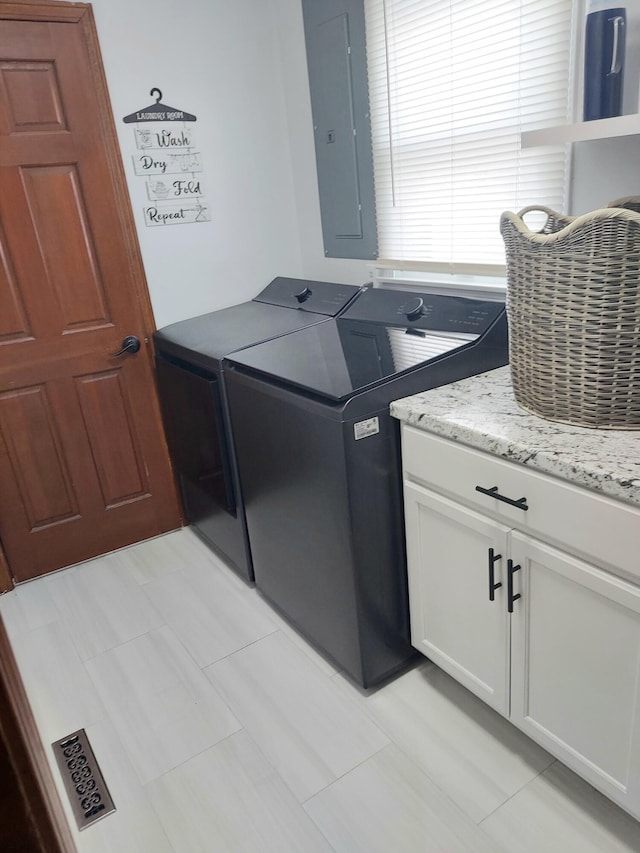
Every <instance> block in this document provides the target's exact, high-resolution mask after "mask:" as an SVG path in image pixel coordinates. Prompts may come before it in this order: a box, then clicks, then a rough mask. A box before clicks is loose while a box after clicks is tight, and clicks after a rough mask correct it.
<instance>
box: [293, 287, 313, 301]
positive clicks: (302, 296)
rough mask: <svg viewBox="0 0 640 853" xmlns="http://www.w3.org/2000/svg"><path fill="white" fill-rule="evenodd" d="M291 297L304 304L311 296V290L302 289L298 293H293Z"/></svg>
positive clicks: (307, 288)
mask: <svg viewBox="0 0 640 853" xmlns="http://www.w3.org/2000/svg"><path fill="white" fill-rule="evenodd" d="M293 295H294V296H295V298H296V299H297V300H298V302H300V303H302V302H306V301H307V299H308V298H309V297H310V296H311V288H309V287H304V288H303V289H302V290H301V291H300V292H299V293H294V294H293Z"/></svg>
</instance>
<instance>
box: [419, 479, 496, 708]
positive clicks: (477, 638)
mask: <svg viewBox="0 0 640 853" xmlns="http://www.w3.org/2000/svg"><path fill="white" fill-rule="evenodd" d="M405 512H406V527H407V558H408V572H409V608H410V613H411V642H412V643H413V645H414V646H415V647H416V648H417V649H418V650H419V651H421V652H422V653H423V654H424V655H426V656H427V657H428V658H430V659H431V660H432V661H433V662H434V663H436V664H438V666H440V667H442V669H444V670H446V672H448V673H449V674H450V675H452V676H453V677H454V678H455V679H457V680H458V681H459V682H460V683H461V684H464V686H465V687H467V688H468V689H469V690H471V691H472V692H473V693H475V694H476V695H477V696H479V697H480V698H481V699H483V700H484V701H485V702H487V703H488V704H489V705H491V706H492V707H493V708H495V709H496V710H497V711H500V712H501V713H502V714H508V713H509V701H508V692H507V685H508V672H509V617H508V614H507V607H506V562H507V560H506V557H507V552H506V547H507V534H508V532H509V528H507V527H505V526H503V525H501V524H498V523H497V522H494V521H490V520H488V519H486V518H484V517H483V516H482V515H480V514H478V513H476V512H473V511H472V510H468V509H465V508H463V507H460V506H459V505H457V504H455V503H453V502H452V501H449V500H447V499H446V498H442V497H440V496H439V495H435V494H433V493H431V492H428V491H427V490H426V489H423V488H421V487H419V486H415V485H413V484H411V483H406V482H405ZM490 556H493V560H492V570H491V571H490V567H489V562H490ZM490 574H492V575H493V580H494V586H495V589H494V591H493V594H492V595H490V589H489V581H490ZM491 598H493V600H491Z"/></svg>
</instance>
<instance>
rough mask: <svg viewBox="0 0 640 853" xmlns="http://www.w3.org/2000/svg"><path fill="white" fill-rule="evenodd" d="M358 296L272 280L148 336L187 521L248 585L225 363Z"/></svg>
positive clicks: (345, 289) (348, 290)
mask: <svg viewBox="0 0 640 853" xmlns="http://www.w3.org/2000/svg"><path fill="white" fill-rule="evenodd" d="M361 290H362V288H360V287H356V286H354V285H349V284H333V283H331V282H324V281H306V280H300V279H292V278H276V279H274V280H273V281H272V282H271V283H270V284H269V285H267V287H266V288H265V289H264V290H263V291H262V292H261V293H259V294H258V296H256V297H255V299H252V300H251V301H250V302H243V303H242V304H240V305H234V306H232V307H231V308H224V309H222V310H220V311H213V312H212V313H210V314H204V315H202V316H200V317H194V318H192V319H189V320H183V321H181V322H179V323H174V324H172V325H171V326H166V327H165V328H164V329H160V330H159V331H157V332H155V334H154V336H153V337H154V342H155V349H156V366H157V375H158V385H159V391H160V402H161V405H162V412H163V418H164V422H165V428H166V432H167V441H168V443H169V449H170V453H171V457H172V460H173V463H174V466H175V468H176V471H177V474H178V479H179V482H180V488H181V492H182V498H183V502H184V507H185V512H186V515H187V519H188V521H189V522H190V523H191V525H192V526H193V527H194V529H195V530H196V531H197V532H198V533H199V535H200V536H201V537H202V539H204V541H205V542H206V543H207V544H208V545H209V546H210V547H211V548H212V549H213V550H215V551H216V552H217V553H218V554H220V556H221V557H222V558H223V559H224V560H225V561H226V562H227V563H228V564H229V565H230V566H231V567H232V568H233V569H235V571H236V572H237V573H238V574H239V575H240V576H241V577H243V578H244V579H245V580H247V581H252V580H253V567H252V562H251V549H250V545H249V541H248V539H247V527H246V521H245V516H244V509H243V504H242V493H241V491H240V486H239V483H238V471H237V464H236V460H235V455H234V442H233V436H232V434H231V428H230V425H229V415H228V409H227V401H226V395H225V382H224V380H225V366H226V362H225V358H226V356H228V355H229V354H230V353H232V352H234V351H236V350H241V349H242V348H243V347H247V346H250V345H252V344H255V343H258V342H260V341H267V340H269V339H270V338H276V337H278V336H281V335H286V334H288V333H290V332H293V331H295V330H297V329H302V328H306V327H309V326H313V325H315V324H316V323H321V322H323V321H327V320H328V319H329V318H331V317H335V316H336V315H338V314H339V313H340V312H341V311H342V310H344V308H345V307H346V306H347V305H349V304H350V303H351V301H352V300H353V299H354V298H356V297H357V295H358V294H359V293H360V292H361Z"/></svg>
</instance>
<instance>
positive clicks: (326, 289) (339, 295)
mask: <svg viewBox="0 0 640 853" xmlns="http://www.w3.org/2000/svg"><path fill="white" fill-rule="evenodd" d="M302 284H304V282H302V280H300V279H288V278H276V279H274V280H273V281H272V282H271V284H269V285H267V287H266V288H265V289H264V290H263V291H262V293H260V294H258V296H257V297H256V298H255V299H253V300H252V301H251V302H242V303H241V304H240V305H232V306H231V307H230V308H222V309H220V310H219V311H212V312H211V313H209V314H202V315H200V316H199V317H191V318H190V319H188V320H181V321H180V322H178V323H172V324H171V325H170V326H165V327H164V328H163V329H160V330H159V331H157V332H155V333H154V336H153V338H154V341H155V345H156V348H157V350H158V351H159V352H161V353H164V354H165V355H169V356H174V357H175V358H180V359H182V360H183V361H186V362H189V363H191V364H197V365H199V366H200V367H203V368H204V369H208V368H211V367H212V366H215V364H216V362H220V361H221V360H222V359H223V358H225V356H227V355H229V353H232V352H234V351H235V350H240V349H243V348H244V347H249V346H252V345H253V344H257V343H260V342H262V341H268V340H270V339H271V338H276V337H278V336H280V335H286V334H288V333H289V332H293V331H296V330H297V329H303V328H305V327H306V326H310V325H312V324H313V323H319V322H323V321H325V319H326V316H327V314H328V313H329V309H330V307H331V311H332V312H333V311H335V313H338V311H341V310H342V309H343V308H344V307H345V306H346V305H348V304H349V302H350V301H351V300H352V299H354V298H355V297H356V296H357V295H358V294H359V293H360V292H361V288H359V287H356V286H355V285H350V284H331V283H327V282H318V284H322V285H323V287H322V288H321V289H318V288H317V287H316V283H315V282H306V284H307V285H309V286H313V290H314V291H316V293H317V299H314V298H313V297H309V298H308V299H307V300H306V303H305V304H307V303H311V304H313V305H315V304H318V305H319V307H321V308H322V309H323V310H320V311H318V312H315V311H312V309H306V310H300V308H299V303H298V301H297V300H296V298H295V296H294V295H293V294H294V293H300V292H301V285H302ZM334 290H335V293H334V292H333V291H334ZM265 294H266V296H265ZM278 300H280V301H278ZM287 301H288V302H289V303H291V304H285V303H287ZM294 308H295V309H297V310H294ZM212 363H213V364H212Z"/></svg>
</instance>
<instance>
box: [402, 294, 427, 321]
mask: <svg viewBox="0 0 640 853" xmlns="http://www.w3.org/2000/svg"><path fill="white" fill-rule="evenodd" d="M423 314H424V300H423V299H421V298H420V297H418V298H417V299H416V300H415V302H411V303H410V305H409V308H408V309H407V311H406V314H405V316H406V318H407V320H419V319H420V317H422V315H423Z"/></svg>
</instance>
